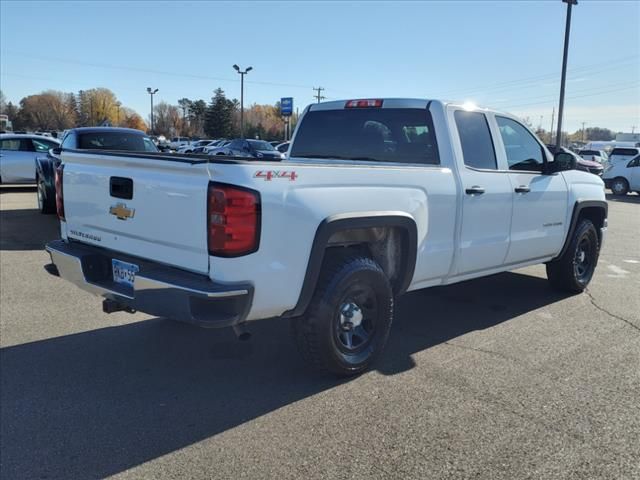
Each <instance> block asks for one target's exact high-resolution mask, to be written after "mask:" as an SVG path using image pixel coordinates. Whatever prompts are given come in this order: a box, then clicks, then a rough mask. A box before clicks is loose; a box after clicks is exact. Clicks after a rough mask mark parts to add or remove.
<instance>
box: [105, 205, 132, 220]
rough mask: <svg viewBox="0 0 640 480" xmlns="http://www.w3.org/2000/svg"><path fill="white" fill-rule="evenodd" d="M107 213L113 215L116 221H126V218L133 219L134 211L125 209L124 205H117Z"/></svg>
mask: <svg viewBox="0 0 640 480" xmlns="http://www.w3.org/2000/svg"><path fill="white" fill-rule="evenodd" d="M109 213H110V214H111V215H115V216H116V218H117V219H118V220H126V219H127V218H133V215H134V214H135V213H136V211H135V209H133V208H127V206H126V205H125V204H124V203H118V204H117V205H115V206H113V207H111V208H109Z"/></svg>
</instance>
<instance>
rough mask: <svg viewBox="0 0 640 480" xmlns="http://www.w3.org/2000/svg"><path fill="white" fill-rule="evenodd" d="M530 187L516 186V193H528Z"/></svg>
mask: <svg viewBox="0 0 640 480" xmlns="http://www.w3.org/2000/svg"><path fill="white" fill-rule="evenodd" d="M530 191H531V189H530V188H529V187H528V186H527V185H520V186H519V187H516V193H529V192H530Z"/></svg>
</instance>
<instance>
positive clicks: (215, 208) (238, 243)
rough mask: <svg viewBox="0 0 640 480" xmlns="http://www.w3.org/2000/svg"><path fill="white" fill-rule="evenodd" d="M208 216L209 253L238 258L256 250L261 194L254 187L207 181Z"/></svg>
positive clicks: (258, 240) (258, 234)
mask: <svg viewBox="0 0 640 480" xmlns="http://www.w3.org/2000/svg"><path fill="white" fill-rule="evenodd" d="M207 219H208V222H207V237H208V238H207V240H208V245H209V254H210V255H215V256H218V257H238V256H241V255H247V254H249V253H252V252H255V251H256V250H257V249H258V244H259V242H260V194H259V193H258V192H256V191H255V190H251V189H248V188H241V187H236V186H232V185H225V184H222V183H213V182H212V183H210V184H209V191H208V198H207Z"/></svg>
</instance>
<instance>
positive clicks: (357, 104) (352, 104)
mask: <svg viewBox="0 0 640 480" xmlns="http://www.w3.org/2000/svg"><path fill="white" fill-rule="evenodd" d="M381 106H382V100H380V99H367V100H349V101H347V103H345V105H344V108H379V107H381Z"/></svg>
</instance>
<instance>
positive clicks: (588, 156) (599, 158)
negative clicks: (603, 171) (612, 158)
mask: <svg viewBox="0 0 640 480" xmlns="http://www.w3.org/2000/svg"><path fill="white" fill-rule="evenodd" d="M578 155H580V157H582V158H583V159H585V160H591V161H593V162H598V163H601V164H602V165H604V164H606V163H607V161H608V160H609V155H607V152H605V151H604V150H587V149H583V150H580V151H579V152H578Z"/></svg>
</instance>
